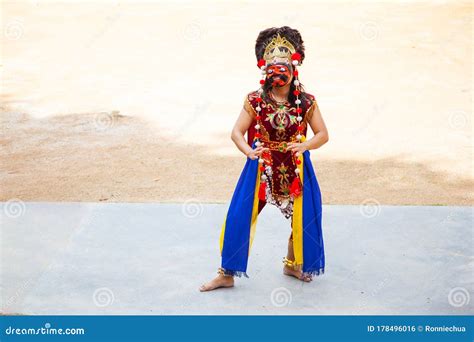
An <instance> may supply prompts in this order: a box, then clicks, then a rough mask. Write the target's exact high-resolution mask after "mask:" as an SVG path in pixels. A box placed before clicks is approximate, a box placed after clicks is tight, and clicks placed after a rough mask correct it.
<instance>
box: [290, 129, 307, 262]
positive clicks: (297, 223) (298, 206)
mask: <svg viewBox="0 0 474 342" xmlns="http://www.w3.org/2000/svg"><path fill="white" fill-rule="evenodd" d="M305 140H306V137H305V136H304V135H303V138H302V139H301V142H303V141H305ZM299 158H300V160H301V163H300V165H298V169H299V170H300V178H301V182H302V184H304V183H303V179H304V178H303V177H304V175H303V164H304V161H303V155H302V154H300V156H299ZM302 188H303V189H302V192H301V195H300V196H298V197H296V198H295V200H294V202H293V226H292V227H291V228H292V231H293V252H294V254H295V263H296V264H297V265H303V191H304V187H302Z"/></svg>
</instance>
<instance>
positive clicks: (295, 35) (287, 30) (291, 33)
mask: <svg viewBox="0 0 474 342" xmlns="http://www.w3.org/2000/svg"><path fill="white" fill-rule="evenodd" d="M277 34H280V36H282V37H285V38H286V39H287V40H288V41H289V42H290V43H291V45H293V46H294V47H295V50H296V52H298V53H299V54H300V55H301V60H300V65H301V64H303V60H304V56H305V54H304V42H303V38H301V34H300V32H299V31H298V30H296V29H293V28H291V27H289V26H282V27H271V28H267V29H266V30H263V31H261V32H260V33H259V34H258V37H257V41H256V42H255V57H257V61H258V60H259V59H262V58H263V54H264V52H265V47H266V46H267V44H268V43H270V41H271V40H272V38H273V37H275V36H276V35H277ZM290 69H291V73H292V74H293V66H292V65H290ZM299 87H300V90H301V94H300V99H301V101H302V102H303V100H304V99H305V98H306V95H305V92H304V87H303V84H301V83H300V85H299ZM262 88H263V94H262V98H264V99H265V101H267V102H273V100H272V99H271V97H269V96H268V92H269V90H270V89H271V88H272V85H271V83H270V81H269V80H268V79H267V80H265V84H263V86H262ZM295 89H296V87H295V85H294V84H293V82H291V83H290V93H289V94H288V101H289V102H290V103H294V102H295V100H296V96H295V95H294V94H293V91H294V90H295Z"/></svg>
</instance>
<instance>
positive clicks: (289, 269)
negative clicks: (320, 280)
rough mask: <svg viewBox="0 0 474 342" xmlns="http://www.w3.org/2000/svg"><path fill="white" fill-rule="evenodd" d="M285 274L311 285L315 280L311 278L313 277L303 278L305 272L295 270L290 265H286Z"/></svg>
mask: <svg viewBox="0 0 474 342" xmlns="http://www.w3.org/2000/svg"><path fill="white" fill-rule="evenodd" d="M283 274H285V275H287V276H292V277H295V278H298V279H299V280H302V281H304V282H307V283H309V282H310V281H312V280H313V277H311V276H306V277H304V276H303V271H301V270H295V269H294V268H293V267H291V266H288V265H285V266H284V267H283Z"/></svg>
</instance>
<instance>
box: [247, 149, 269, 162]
mask: <svg viewBox="0 0 474 342" xmlns="http://www.w3.org/2000/svg"><path fill="white" fill-rule="evenodd" d="M269 150H270V149H269V148H268V147H263V146H259V147H257V148H255V149H254V150H251V151H249V152H248V153H247V157H249V158H250V159H252V160H255V159H257V158H258V157H260V156H261V155H262V153H263V152H265V151H269Z"/></svg>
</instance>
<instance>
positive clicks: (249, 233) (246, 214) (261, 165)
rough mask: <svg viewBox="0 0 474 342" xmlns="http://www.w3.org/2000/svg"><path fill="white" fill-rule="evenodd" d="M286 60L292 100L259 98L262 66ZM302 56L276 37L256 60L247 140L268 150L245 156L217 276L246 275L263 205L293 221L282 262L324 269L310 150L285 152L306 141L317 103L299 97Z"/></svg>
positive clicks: (247, 103) (316, 271)
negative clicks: (257, 71)
mask: <svg viewBox="0 0 474 342" xmlns="http://www.w3.org/2000/svg"><path fill="white" fill-rule="evenodd" d="M285 58H286V59H287V60H288V61H289V62H290V63H291V64H292V65H293V82H294V85H295V86H296V87H295V91H294V95H295V98H296V100H295V101H294V103H289V102H288V101H284V102H278V101H275V100H274V99H272V98H271V97H270V96H271V94H266V95H268V96H262V94H263V93H264V90H263V84H264V83H265V77H266V72H265V71H266V68H267V67H268V66H269V65H272V63H275V61H276V60H279V61H281V60H282V59H285ZM300 58H301V56H300V54H299V53H298V52H296V51H295V49H294V47H293V45H292V44H291V43H290V42H289V41H288V40H287V39H285V37H281V36H280V35H277V36H276V37H274V38H273V39H272V40H271V42H270V43H269V44H268V45H267V47H266V49H265V54H264V58H263V59H260V60H259V61H258V66H259V67H260V69H261V70H262V80H261V81H260V84H261V85H262V87H261V88H260V89H259V90H257V91H252V92H250V93H249V94H247V96H246V97H245V100H244V108H245V109H246V111H247V112H248V113H249V114H250V115H251V116H252V117H253V120H254V121H253V123H252V125H251V126H250V128H249V130H248V132H247V139H248V143H249V145H250V146H251V147H252V148H253V149H255V148H256V147H258V146H263V147H267V148H269V151H266V152H265V153H263V154H262V155H261V156H260V157H259V158H258V159H255V160H252V159H250V158H247V161H246V164H245V166H244V169H243V170H242V173H241V175H240V178H239V180H238V183H237V186H236V188H235V191H234V194H233V196H232V200H231V202H230V206H229V209H228V211H227V215H226V217H225V220H224V223H223V225H222V229H221V235H220V252H221V257H222V261H221V267H219V269H218V273H220V274H224V275H231V276H238V277H240V276H242V275H244V276H245V277H248V275H247V262H248V256H249V254H250V249H251V246H252V241H253V238H254V235H255V231H256V225H257V217H258V213H259V212H260V210H261V208H262V207H263V205H265V203H270V204H272V205H275V206H276V207H278V208H279V210H280V211H281V212H282V214H283V215H284V216H285V217H286V218H291V221H292V223H291V230H292V232H291V233H292V235H291V237H290V241H292V243H293V251H294V255H295V260H288V259H287V258H286V257H284V258H283V262H284V263H285V264H287V265H290V266H293V267H294V268H295V269H302V271H303V276H312V275H320V274H322V273H324V265H325V258H324V244H323V234H322V226H321V225H322V203H321V192H320V189H319V185H318V181H317V179H316V175H315V173H314V170H313V166H312V164H311V159H310V153H309V151H305V152H304V153H302V154H299V153H293V152H292V151H290V150H287V144H288V143H289V142H302V141H304V140H305V137H306V132H307V129H308V127H307V126H308V123H307V122H308V119H309V118H310V117H311V115H312V114H313V111H314V108H315V106H316V99H315V97H314V96H313V95H311V94H308V93H304V95H305V96H304V97H303V96H301V95H302V94H301V92H300V90H299V81H298V71H297V70H296V66H297V65H298V63H299V61H300ZM265 98H266V99H267V100H265Z"/></svg>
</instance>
